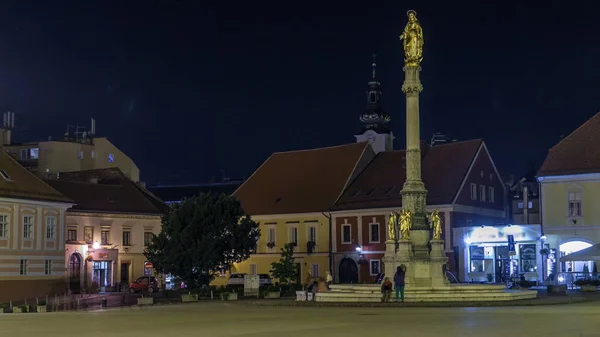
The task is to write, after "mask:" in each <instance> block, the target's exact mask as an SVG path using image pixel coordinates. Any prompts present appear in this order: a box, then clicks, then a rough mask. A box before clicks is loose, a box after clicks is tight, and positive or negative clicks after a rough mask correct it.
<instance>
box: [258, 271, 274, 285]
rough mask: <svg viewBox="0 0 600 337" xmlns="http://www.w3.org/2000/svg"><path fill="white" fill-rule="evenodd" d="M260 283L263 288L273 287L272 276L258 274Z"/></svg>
mask: <svg viewBox="0 0 600 337" xmlns="http://www.w3.org/2000/svg"><path fill="white" fill-rule="evenodd" d="M258 277H259V279H258V281H259V282H260V283H259V284H260V286H261V287H268V286H270V285H273V281H272V280H271V276H270V275H269V274H258Z"/></svg>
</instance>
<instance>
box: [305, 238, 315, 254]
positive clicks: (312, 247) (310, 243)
mask: <svg viewBox="0 0 600 337" xmlns="http://www.w3.org/2000/svg"><path fill="white" fill-rule="evenodd" d="M316 245H317V244H316V243H315V242H314V241H307V242H306V253H307V254H312V253H313V252H314V251H315V246H316Z"/></svg>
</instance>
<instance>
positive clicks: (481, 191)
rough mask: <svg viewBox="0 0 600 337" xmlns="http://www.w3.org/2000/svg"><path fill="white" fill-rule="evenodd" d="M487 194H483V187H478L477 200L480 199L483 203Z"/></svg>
mask: <svg viewBox="0 0 600 337" xmlns="http://www.w3.org/2000/svg"><path fill="white" fill-rule="evenodd" d="M486 194H487V193H485V186H483V185H480V186H479V198H481V201H483V202H485V196H486Z"/></svg>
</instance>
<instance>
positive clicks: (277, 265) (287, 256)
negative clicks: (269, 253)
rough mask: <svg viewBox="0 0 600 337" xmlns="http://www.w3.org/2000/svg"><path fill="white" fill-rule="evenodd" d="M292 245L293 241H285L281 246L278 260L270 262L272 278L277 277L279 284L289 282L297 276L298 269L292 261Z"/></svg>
mask: <svg viewBox="0 0 600 337" xmlns="http://www.w3.org/2000/svg"><path fill="white" fill-rule="evenodd" d="M294 246H295V244H293V243H286V244H285V246H283V248H281V258H280V259H279V262H273V263H271V274H272V275H273V277H274V278H277V279H279V282H280V283H281V284H289V283H291V282H292V281H295V280H296V279H297V277H298V269H297V268H296V262H294Z"/></svg>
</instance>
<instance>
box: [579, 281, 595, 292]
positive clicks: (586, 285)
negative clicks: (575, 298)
mask: <svg viewBox="0 0 600 337" xmlns="http://www.w3.org/2000/svg"><path fill="white" fill-rule="evenodd" d="M575 285H576V286H578V287H580V288H581V291H583V292H596V291H598V286H600V280H590V279H586V280H577V281H575Z"/></svg>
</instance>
